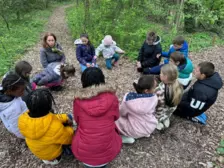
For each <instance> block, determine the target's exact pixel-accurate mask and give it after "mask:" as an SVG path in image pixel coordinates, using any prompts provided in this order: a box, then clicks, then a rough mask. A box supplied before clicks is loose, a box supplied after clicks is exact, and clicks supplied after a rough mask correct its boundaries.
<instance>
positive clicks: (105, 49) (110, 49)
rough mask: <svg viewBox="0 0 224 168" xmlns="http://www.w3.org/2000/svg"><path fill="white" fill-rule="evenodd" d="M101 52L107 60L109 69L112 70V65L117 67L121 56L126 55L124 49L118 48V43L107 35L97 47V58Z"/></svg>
mask: <svg viewBox="0 0 224 168" xmlns="http://www.w3.org/2000/svg"><path fill="white" fill-rule="evenodd" d="M100 52H102V54H103V57H104V58H105V59H106V67H107V69H112V65H113V66H117V63H118V60H119V54H124V53H125V52H124V51H123V50H122V49H120V48H119V47H117V46H116V42H115V41H113V39H112V37H111V36H110V35H106V36H105V37H104V39H103V40H102V43H101V44H100V45H99V46H98V47H97V49H96V56H99V54H100ZM113 60H114V61H113ZM112 61H113V62H112Z"/></svg>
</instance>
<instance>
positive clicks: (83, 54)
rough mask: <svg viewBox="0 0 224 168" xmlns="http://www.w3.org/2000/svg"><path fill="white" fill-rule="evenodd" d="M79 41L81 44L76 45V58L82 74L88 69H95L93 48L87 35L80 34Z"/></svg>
mask: <svg viewBox="0 0 224 168" xmlns="http://www.w3.org/2000/svg"><path fill="white" fill-rule="evenodd" d="M80 39H81V40H82V44H79V45H77V48H76V57H77V60H78V61H79V64H80V67H81V71H82V72H83V71H84V70H85V69H86V68H88V67H97V65H96V56H95V48H94V46H93V45H92V44H91V42H90V40H89V37H88V35H87V34H81V36H80Z"/></svg>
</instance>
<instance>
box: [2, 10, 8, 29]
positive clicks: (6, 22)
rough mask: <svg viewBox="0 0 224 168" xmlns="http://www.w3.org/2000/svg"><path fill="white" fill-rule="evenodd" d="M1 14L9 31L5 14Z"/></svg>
mask: <svg viewBox="0 0 224 168" xmlns="http://www.w3.org/2000/svg"><path fill="white" fill-rule="evenodd" d="M1 16H2V18H3V20H4V22H5V24H6V26H7V29H8V31H10V28H9V23H8V21H7V19H6V18H5V16H4V15H3V14H1Z"/></svg>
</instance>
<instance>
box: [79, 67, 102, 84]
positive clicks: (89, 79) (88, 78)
mask: <svg viewBox="0 0 224 168" xmlns="http://www.w3.org/2000/svg"><path fill="white" fill-rule="evenodd" d="M81 82H82V87H83V88H86V87H89V86H93V85H100V84H105V77H104V74H103V72H102V71H101V69H99V68H96V67H89V68H87V69H85V71H84V72H83V73H82V76H81Z"/></svg>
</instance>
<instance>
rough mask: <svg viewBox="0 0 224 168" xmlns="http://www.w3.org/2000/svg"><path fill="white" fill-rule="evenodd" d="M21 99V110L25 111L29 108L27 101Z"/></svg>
mask: <svg viewBox="0 0 224 168" xmlns="http://www.w3.org/2000/svg"><path fill="white" fill-rule="evenodd" d="M20 101H21V111H22V112H23V113H24V112H26V111H27V110H28V108H27V106H26V103H25V102H24V101H23V100H22V99H21V98H20Z"/></svg>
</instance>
